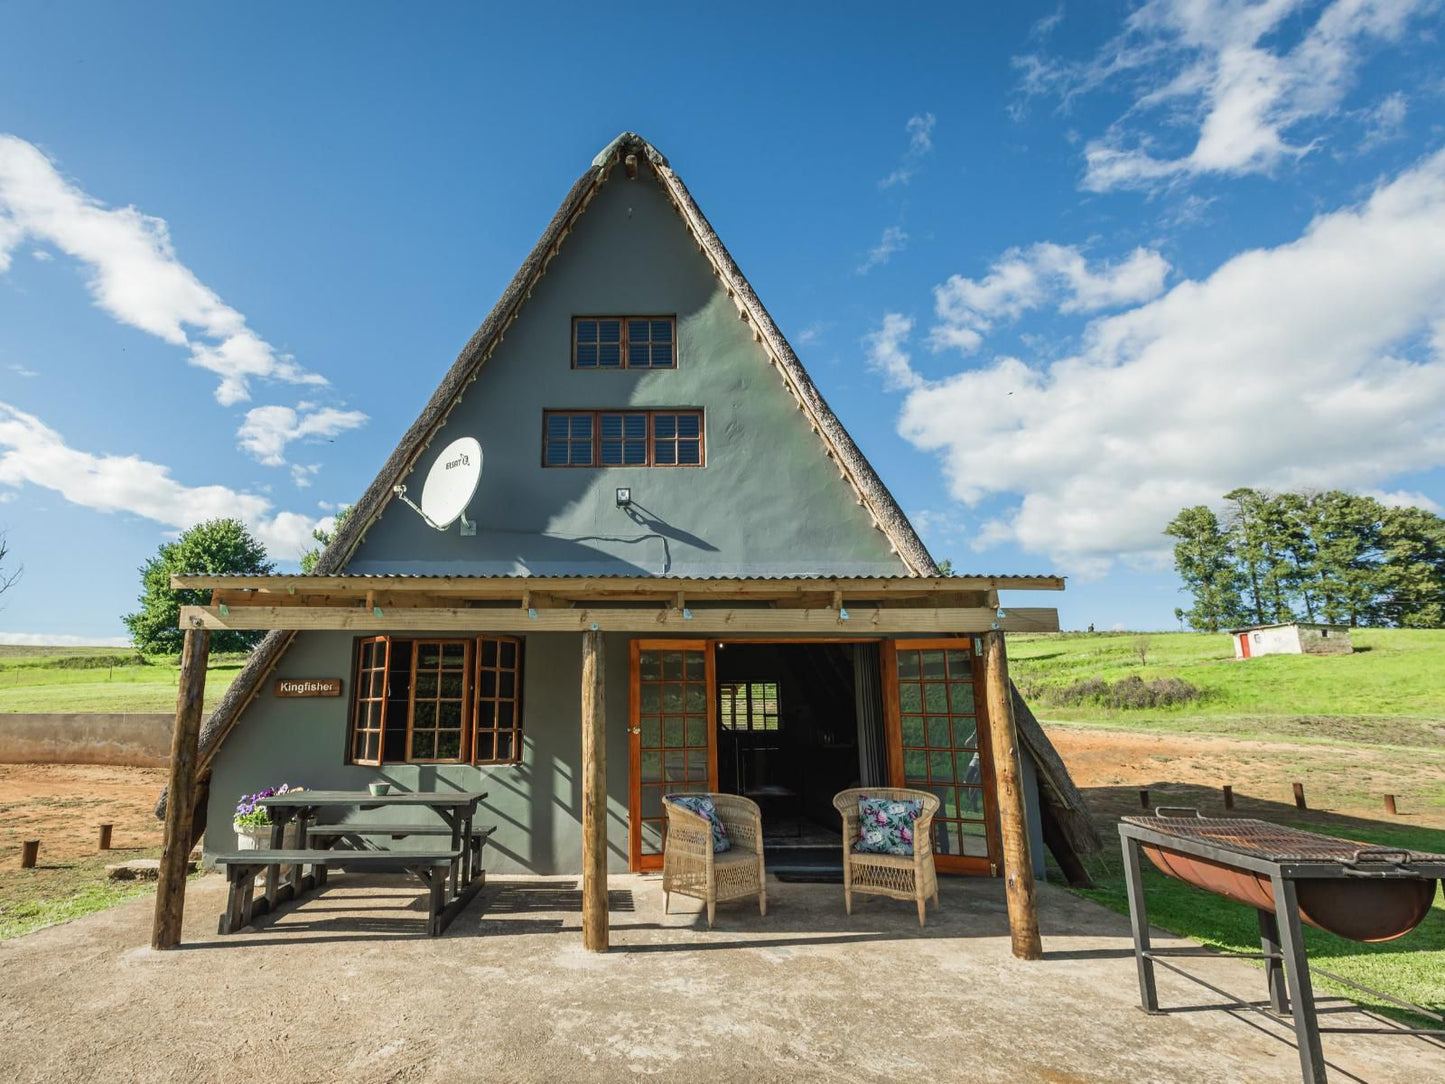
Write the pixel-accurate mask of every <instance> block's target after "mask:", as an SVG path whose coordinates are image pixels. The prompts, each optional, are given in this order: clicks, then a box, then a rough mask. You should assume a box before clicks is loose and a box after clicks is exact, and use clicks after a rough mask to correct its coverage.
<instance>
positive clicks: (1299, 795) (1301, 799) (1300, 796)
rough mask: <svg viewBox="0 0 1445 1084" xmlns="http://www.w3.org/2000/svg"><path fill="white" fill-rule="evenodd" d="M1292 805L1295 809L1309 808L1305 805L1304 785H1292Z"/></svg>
mask: <svg viewBox="0 0 1445 1084" xmlns="http://www.w3.org/2000/svg"><path fill="white" fill-rule="evenodd" d="M1294 804H1295V808H1296V809H1308V808H1309V806H1307V805H1305V785H1304V784H1303V783H1296V784H1295V785H1294Z"/></svg>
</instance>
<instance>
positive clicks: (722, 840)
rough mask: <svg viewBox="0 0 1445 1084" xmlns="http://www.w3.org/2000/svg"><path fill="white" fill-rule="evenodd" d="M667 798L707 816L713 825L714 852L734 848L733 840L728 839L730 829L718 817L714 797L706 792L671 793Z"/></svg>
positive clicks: (692, 811)
mask: <svg viewBox="0 0 1445 1084" xmlns="http://www.w3.org/2000/svg"><path fill="white" fill-rule="evenodd" d="M667 800H668V801H669V802H671V803H672V804H673V805H679V806H682V808H683V809H686V810H688V811H689V812H691V813H698V814H701V815H702V816H704V817H706V818H707V822H708V824H710V825H712V853H713V854H722V852H723V851H730V850H732V849H733V844H732V840H730V839H728V830H727V829H726V828H724V827H723V822H722V821H721V820H719V819H718V815H717V807H716V806H715V805H713V804H712V799H711V798H709V797H708V796H707V795H706V794H669V795H668V796H667Z"/></svg>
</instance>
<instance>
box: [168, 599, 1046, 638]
mask: <svg viewBox="0 0 1445 1084" xmlns="http://www.w3.org/2000/svg"><path fill="white" fill-rule="evenodd" d="M848 613H849V620H846V621H845V620H843V619H842V617H841V615H840V614H839V612H838V611H837V610H831V609H828V610H790V609H732V608H713V609H709V608H696V609H693V610H692V617H691V618H688V617H686V616H685V615H684V614H683V613H681V612H680V611H678V610H674V609H672V608H670V607H657V608H650V609H647V608H636V607H628V608H616V609H603V608H598V609H588V608H585V607H577V608H575V609H565V610H563V609H556V610H550V609H549V610H541V609H539V610H538V611H537V616H536V617H527V616H526V613H525V611H523V610H518V609H516V608H514V607H511V606H508V607H489V608H483V607H452V608H446V609H433V608H425V607H397V608H394V609H390V610H385V611H384V615H385V616H383V617H374V616H372V612H371V611H370V610H367V609H363V608H358V607H304V606H242V607H232V608H231V609H230V612H229V613H225V614H223V613H221V612H220V609H219V608H218V607H214V606H185V607H182V609H181V627H182V628H192V627H196V628H207V629H294V630H298V631H302V630H316V629H344V630H349V631H352V632H373V633H380V632H406V631H412V632H516V633H521V632H587V631H589V630H591V629H593V628H596V629H597V630H598V631H601V632H662V633H668V634H711V633H727V634H742V633H780V634H781V633H789V632H796V633H813V634H815V635H828V634H833V635H838V636H871V635H882V634H885V633H904V632H915V633H980V632H985V631H987V630H988V629H989V628H990V627H991V626H992V624H993V623H994V621H995V620H997V619H996V617H995V615H994V611H993V610H988V609H981V608H977V607H963V608H949V609H927V608H911V607H910V608H900V609H888V608H852V607H850V608H849V611H848ZM1002 624H1003V627H1004V629H1005V630H1006V631H1008V632H1057V631H1058V628H1059V615H1058V611H1057V610H1053V609H1042V608H1031V609H1020V608H1014V609H1012V610H1009V611H1008V616H1007V617H1006V618H1005V619H1004V621H1003V622H1002Z"/></svg>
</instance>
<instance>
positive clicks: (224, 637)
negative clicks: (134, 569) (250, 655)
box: [122, 519, 276, 653]
mask: <svg viewBox="0 0 1445 1084" xmlns="http://www.w3.org/2000/svg"><path fill="white" fill-rule="evenodd" d="M275 570H276V566H275V565H274V564H272V563H271V561H269V560H268V559H267V557H266V550H265V548H264V547H263V546H262V545H261V543H259V542H257V541H256V539H254V538H252V537H251V533H250V532H249V531H248V530H246V527H245V525H244V524H243V523H241V521H240V520H238V519H213V520H210V521H209V522H207V523H200V524H197V525H196V526H194V527H192V528H191V529H190V530H188V531H185V532H183V533H182V534H181V536H180V538H178V539H176V540H175V541H174V542H163V543H161V546H160V549H159V550H157V551H156V555H155V556H154V557H152V558H151V559H150V560H148V561H147V562H146V563H145V565H144V566H143V567H142V568H141V570H140V573H141V594H140V600H139V601H140V609H139V611H137V612H136V613H133V614H127V615H126V616H125V617H124V618H122V620H123V621H124V622H125V624H126V627H127V628H128V629H130V636H131V640H132V641H133V642H134V643H135V646H136V650H137V651H144V652H152V653H159V652H175V651H179V650H180V649H181V643H182V640H183V635H182V632H181V629H180V627H179V626H180V620H181V607H182V606H205V605H208V604H209V603H210V592H209V591H196V590H177V589H176V588H173V587H172V586H171V577H172V576H174V575H177V574H179V573H183V572H189V573H208V574H210V575H213V576H222V575H236V574H242V573H253V574H265V573H268V572H274V571H275ZM263 636H265V633H264V632H260V631H256V632H236V631H225V632H217V633H215V634H214V635H213V636H212V637H211V646H212V648H213V649H215V650H216V651H249V650H251V648H253V647H255V646H256V644H257V643H258V642H259V641H260V640H261V638H262V637H263Z"/></svg>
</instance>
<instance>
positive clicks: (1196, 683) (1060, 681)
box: [1008, 629, 1445, 746]
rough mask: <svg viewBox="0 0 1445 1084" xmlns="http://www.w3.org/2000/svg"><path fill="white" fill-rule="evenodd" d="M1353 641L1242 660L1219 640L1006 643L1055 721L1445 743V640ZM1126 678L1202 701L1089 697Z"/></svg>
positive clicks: (1394, 633) (1066, 636)
mask: <svg viewBox="0 0 1445 1084" xmlns="http://www.w3.org/2000/svg"><path fill="white" fill-rule="evenodd" d="M1352 639H1353V641H1354V644H1355V653H1354V654H1353V655H1335V656H1315V655H1268V656H1264V657H1262V658H1257V659H1248V660H1243V661H1236V660H1235V658H1234V647H1233V644H1232V643H1231V641H1230V638H1229V637H1228V636H1227V635H1224V634H1222V633H1218V634H1213V633H1172V632H1171V633H1160V632H1156V633H1147V634H1140V633H1052V634H1037V635H1020V636H1010V637H1009V640H1008V646H1009V666H1010V670H1011V672H1012V674H1013V677H1014V680H1015V681H1016V682H1017V683H1018V685H1019V687H1020V689H1021V690H1022V691H1023V693H1024V695H1025V696H1026V697H1027V698H1028V700H1029V703H1030V705H1031V706H1032V707H1033V709H1034V711H1035V712H1036V713H1037V714H1038V715H1039V717H1040V718H1041V719H1044V720H1045V721H1048V722H1087V723H1090V724H1091V725H1111V726H1130V727H1139V726H1144V727H1148V728H1157V729H1168V730H1173V731H1177V732H1198V733H1215V734H1235V735H1238V736H1241V737H1282V738H1288V739H1291V740H1297V739H1306V740H1329V739H1336V740H1345V741H1365V742H1373V743H1383V744H1391V745H1429V746H1445V631H1436V630H1423V631H1417V630H1405V629H1364V630H1356V631H1355V632H1354V634H1353V637H1352ZM1141 640H1144V641H1146V643H1145V645H1144V649H1145V650H1144V659H1143V661H1142V662H1141V661H1140V657H1139V653H1138V648H1139V647H1140V641H1141ZM1130 679H1140V680H1142V681H1143V682H1145V683H1146V685H1147V684H1153V685H1155V686H1158V687H1160V688H1164V687H1166V686H1165V682H1166V681H1167V679H1177V681H1179V682H1185V683H1187V686H1188V687H1189V688H1192V689H1194V690H1197V694H1198V695H1197V698H1196V699H1190V700H1187V701H1185V702H1183V703H1176V704H1172V705H1169V706H1164V707H1158V706H1155V707H1137V708H1127V709H1121V708H1118V707H1111V706H1109V704H1108V702H1107V701H1108V699H1109V696H1108V695H1107V694H1105V695H1104V696H1100V695H1097V694H1096V695H1093V696H1090V695H1088V694H1089V693H1090V691H1091V690H1097V689H1098V687H1099V683H1101V682H1102V683H1104V684H1105V685H1107V686H1108V687H1109V688H1111V689H1117V688H1119V685H1120V683H1121V682H1126V681H1129V680H1130ZM1085 683H1092V684H1085ZM1136 688H1137V686H1136ZM1115 699H1117V697H1115Z"/></svg>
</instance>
